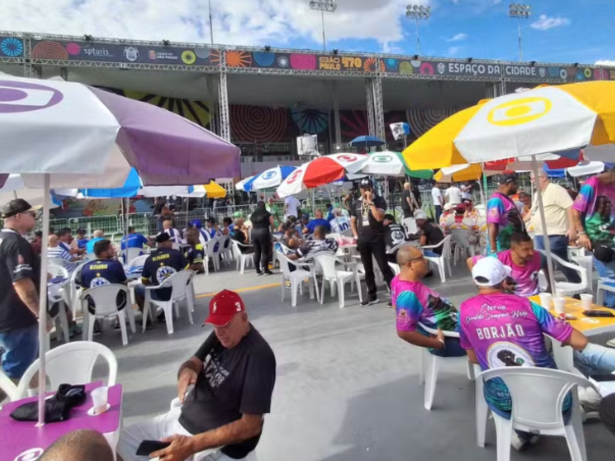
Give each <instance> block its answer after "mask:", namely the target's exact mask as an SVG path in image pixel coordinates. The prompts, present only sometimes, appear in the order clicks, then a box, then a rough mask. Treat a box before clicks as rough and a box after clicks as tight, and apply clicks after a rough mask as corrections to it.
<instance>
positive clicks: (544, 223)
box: [532, 155, 555, 295]
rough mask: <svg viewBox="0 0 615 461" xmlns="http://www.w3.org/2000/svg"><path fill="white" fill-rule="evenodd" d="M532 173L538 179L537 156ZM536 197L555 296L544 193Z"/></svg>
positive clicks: (552, 289)
mask: <svg viewBox="0 0 615 461" xmlns="http://www.w3.org/2000/svg"><path fill="white" fill-rule="evenodd" d="M532 172H533V173H534V178H538V162H537V161H536V156H535V155H532ZM536 196H537V197H538V210H539V211H540V222H541V225H542V229H543V234H544V241H545V252H546V253H547V267H548V268H549V283H550V284H551V291H552V293H551V294H553V295H555V273H554V271H553V259H552V258H551V243H550V242H549V236H548V235H546V233H545V231H546V229H547V218H546V217H545V208H544V204H543V202H542V192H541V191H540V190H538V188H537V190H536Z"/></svg>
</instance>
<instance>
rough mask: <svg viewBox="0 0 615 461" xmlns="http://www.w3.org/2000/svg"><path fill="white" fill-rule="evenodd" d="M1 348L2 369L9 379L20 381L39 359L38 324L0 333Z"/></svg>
mask: <svg viewBox="0 0 615 461" xmlns="http://www.w3.org/2000/svg"><path fill="white" fill-rule="evenodd" d="M0 346H2V348H3V349H4V354H3V355H2V369H3V370H4V372H5V373H6V375H7V376H8V377H9V378H12V379H20V378H21V377H22V376H23V374H24V373H25V372H26V370H27V369H28V367H29V366H30V365H32V363H34V361H35V360H36V358H37V357H38V324H35V325H32V326H30V327H27V328H22V329H20V330H13V331H7V332H5V333H0Z"/></svg>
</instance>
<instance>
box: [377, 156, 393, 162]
mask: <svg viewBox="0 0 615 461" xmlns="http://www.w3.org/2000/svg"><path fill="white" fill-rule="evenodd" d="M372 160H373V161H374V162H376V163H389V162H391V161H392V160H393V159H392V158H391V157H390V156H389V155H377V156H375V157H372Z"/></svg>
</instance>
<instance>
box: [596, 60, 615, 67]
mask: <svg viewBox="0 0 615 461" xmlns="http://www.w3.org/2000/svg"><path fill="white" fill-rule="evenodd" d="M595 64H596V65H597V66H610V67H615V61H613V60H611V59H600V60H598V61H596V62H595Z"/></svg>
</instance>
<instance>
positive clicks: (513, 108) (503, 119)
mask: <svg viewBox="0 0 615 461" xmlns="http://www.w3.org/2000/svg"><path fill="white" fill-rule="evenodd" d="M552 107H553V104H552V103H551V101H549V100H548V99H547V98H539V97H534V98H521V99H515V100H514V101H509V102H506V103H504V104H500V105H499V106H497V107H494V108H493V109H491V111H490V112H489V115H487V120H489V123H491V124H492V125H497V126H516V125H524V124H526V123H530V122H533V121H534V120H538V119H539V118H541V117H544V116H545V115H547V114H548V113H549V112H550V111H551V108H552Z"/></svg>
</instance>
